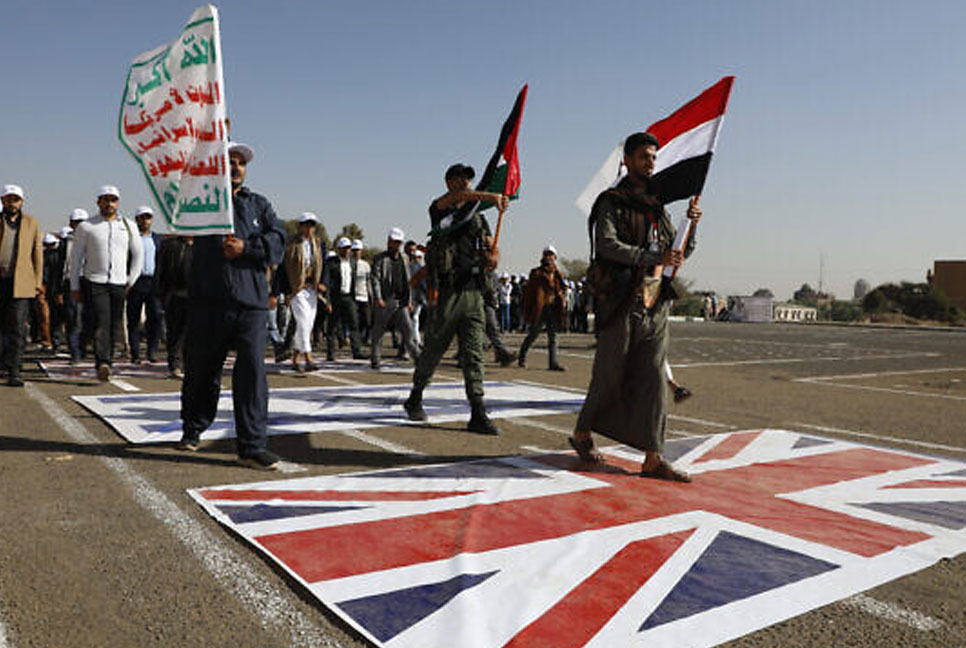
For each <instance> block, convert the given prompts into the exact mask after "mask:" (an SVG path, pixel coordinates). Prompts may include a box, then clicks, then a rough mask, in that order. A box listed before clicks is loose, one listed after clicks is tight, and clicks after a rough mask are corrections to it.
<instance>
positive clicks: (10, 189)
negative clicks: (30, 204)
mask: <svg viewBox="0 0 966 648" xmlns="http://www.w3.org/2000/svg"><path fill="white" fill-rule="evenodd" d="M7 196H19V197H20V199H21V200H23V189H22V188H21V187H20V185H3V193H2V194H0V198H6V197H7Z"/></svg>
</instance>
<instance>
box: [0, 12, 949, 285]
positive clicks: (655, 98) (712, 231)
mask: <svg viewBox="0 0 966 648" xmlns="http://www.w3.org/2000/svg"><path fill="white" fill-rule="evenodd" d="M199 4H200V3H198V2H182V1H180V0H165V1H164V2H142V1H140V0H125V1H124V2H119V1H117V2H115V1H100V0H99V1H98V2H94V3H76V2H67V1H64V2H52V1H45V0H29V1H22V0H3V3H2V8H3V11H2V18H0V19H2V22H3V29H2V38H0V47H2V51H3V61H4V65H3V90H2V100H0V183H16V184H20V185H22V186H23V187H24V188H25V190H26V192H27V194H28V195H27V202H26V206H25V209H26V210H27V211H28V212H30V213H33V214H34V215H35V216H37V217H38V218H39V219H40V221H41V223H42V224H43V225H44V226H45V228H47V229H50V230H55V229H59V228H60V227H61V226H62V225H64V224H66V216H67V213H68V212H69V210H70V209H71V208H73V207H78V206H80V207H85V208H87V209H88V210H94V209H95V207H94V194H95V193H96V188H97V187H98V186H100V185H102V184H105V183H111V184H116V185H118V186H119V187H120V189H121V193H122V201H121V207H122V211H127V212H128V213H130V211H131V210H133V209H134V208H135V207H136V206H137V205H139V204H150V202H149V193H148V189H147V184H146V182H145V180H144V179H143V177H140V176H139V171H138V169H137V167H136V165H135V163H134V161H133V159H132V158H131V157H130V156H129V154H128V153H127V152H125V151H124V150H123V149H122V147H121V146H120V144H119V143H118V141H117V139H116V131H117V116H118V108H119V106H120V101H121V93H122V89H123V83H124V79H125V75H126V72H127V68H128V65H129V63H130V61H131V59H133V58H134V57H135V56H137V55H138V54H140V53H142V52H145V51H147V50H149V49H152V48H154V47H155V46H157V45H160V44H162V43H166V42H169V41H171V40H173V39H174V38H175V36H177V34H178V32H179V31H180V30H181V28H182V27H183V26H184V24H185V23H186V22H187V20H188V17H189V16H190V15H191V12H192V11H193V9H194V8H195V7H197V6H198V5H199ZM217 6H218V8H219V10H220V13H221V29H222V44H223V61H224V65H225V78H226V85H227V96H228V111H229V114H230V116H231V117H232V135H233V138H234V139H236V140H241V141H245V142H248V143H250V144H251V145H252V146H253V147H254V148H255V149H256V152H257V158H256V160H255V161H254V162H253V163H252V165H251V166H250V167H249V176H248V180H249V182H248V184H249V185H250V186H251V187H252V188H253V189H254V190H256V191H258V192H260V193H263V194H265V195H266V196H268V197H269V198H270V199H271V200H272V202H273V203H274V205H275V208H276V210H277V211H278V213H279V215H280V216H281V217H282V218H286V219H288V218H294V217H296V216H297V215H298V214H299V213H301V212H302V211H305V210H310V211H314V212H316V213H317V214H319V216H320V217H321V219H322V221H323V222H324V223H325V225H326V226H327V228H328V229H329V231H330V232H332V231H336V230H338V229H340V228H341V226H342V225H343V224H345V223H349V222H356V223H358V224H359V225H360V226H362V228H363V229H364V231H365V233H366V238H367V239H368V240H369V241H371V242H372V243H373V244H374V245H380V246H382V245H384V244H385V232H386V231H387V229H388V228H389V227H391V226H394V225H398V226H400V227H402V228H403V229H404V230H405V231H406V233H407V234H408V235H410V236H412V237H414V238H417V239H422V238H423V236H424V235H425V232H426V231H427V230H428V217H427V215H426V207H427V205H428V203H429V202H430V200H431V199H432V198H433V197H434V196H436V195H438V194H440V193H442V191H443V189H444V187H443V181H442V174H443V171H444V169H445V168H446V166H448V165H449V164H450V163H453V162H456V161H463V162H466V163H469V164H472V165H474V166H475V167H477V169H478V170H482V168H483V166H485V163H486V160H487V158H488V157H489V155H490V154H491V153H492V151H493V149H494V147H495V145H496V138H497V135H498V133H499V128H500V125H501V124H502V122H503V120H504V119H505V117H506V114H507V113H508V112H509V110H510V107H511V105H512V102H513V99H514V97H515V95H516V92H517V91H518V89H519V88H520V87H521V86H522V85H523V83H525V82H528V83H529V84H530V95H529V100H528V103H527V107H526V111H525V114H524V121H523V126H522V129H521V133H520V139H519V149H520V156H521V159H522V165H523V188H522V192H521V199H520V201H519V202H516V203H514V204H513V206H512V208H511V210H510V211H509V212H508V213H507V216H506V219H507V220H506V221H505V223H504V227H505V230H504V234H503V235H502V237H501V249H502V252H503V259H504V261H503V266H504V267H505V269H507V270H509V271H511V272H525V271H527V269H528V268H530V267H531V266H532V265H535V263H536V261H537V258H538V257H539V254H540V250H541V249H542V247H543V246H544V245H545V244H546V243H553V244H554V245H555V246H556V247H557V248H558V250H559V251H560V253H561V255H562V256H565V257H584V258H585V257H586V256H587V254H588V246H587V235H586V231H587V228H586V220H585V218H584V217H583V215H582V214H581V213H580V212H578V210H577V208H576V207H575V205H574V199H575V198H576V196H577V195H578V194H579V193H580V191H581V189H583V187H584V185H585V184H586V183H587V181H588V180H589V179H590V177H591V176H592V175H593V173H594V172H595V171H596V170H597V168H598V167H599V166H600V164H601V163H602V162H603V160H604V158H605V157H606V156H607V154H608V153H609V152H610V151H611V150H612V149H613V147H614V146H615V145H616V143H617V142H618V141H620V140H621V139H622V138H623V137H624V136H625V135H627V134H628V133H630V132H633V131H635V130H639V129H640V128H642V127H644V126H646V125H647V124H650V123H651V122H653V121H656V120H657V119H660V118H662V117H664V116H666V115H667V114H668V113H670V112H671V111H673V110H674V109H675V108H677V107H678V106H679V105H681V104H682V103H684V102H685V101H687V100H689V99H691V98H692V97H693V96H694V95H696V94H697V93H698V92H700V91H701V90H703V89H704V88H705V87H707V86H709V85H711V84H712V83H714V82H715V81H717V80H718V79H719V78H720V77H722V76H724V75H726V74H734V75H735V76H736V77H737V79H736V81H735V86H734V90H733V92H732V96H731V102H730V104H729V107H728V113H727V116H726V118H725V123H724V127H723V129H722V132H721V136H720V139H719V141H718V149H717V153H716V155H715V158H714V161H713V163H712V166H711V171H710V174H709V177H708V182H707V185H706V187H705V194H704V196H703V198H702V207H703V208H704V212H705V217H704V219H703V220H702V223H701V226H700V228H699V230H698V237H699V238H698V248H697V250H696V252H695V254H694V256H693V257H692V258H691V259H690V260H689V261H688V263H687V264H686V266H685V268H684V270H683V272H682V274H683V275H684V277H685V278H687V279H689V280H691V281H693V282H694V287H695V288H699V289H713V290H717V291H719V292H720V293H725V294H748V293H750V292H751V291H753V290H755V289H756V288H760V287H767V288H770V289H772V290H773V291H774V292H775V294H776V296H777V297H779V298H788V297H790V295H791V293H792V291H794V290H795V289H796V288H798V287H799V286H800V285H801V284H802V283H805V282H808V283H810V284H811V285H812V286H813V287H817V284H818V281H819V265H820V258H822V257H824V287H825V288H826V289H827V290H831V291H833V292H834V293H835V294H836V295H837V296H838V297H840V298H850V297H851V295H852V287H853V284H854V282H855V281H856V280H857V279H859V278H864V279H866V280H868V281H870V282H871V283H872V285H873V286H875V285H878V284H879V283H883V282H886V281H900V280H909V281H922V280H923V279H924V277H925V273H926V270H927V268H930V267H931V266H932V262H933V260H934V259H950V258H966V219H964V217H963V204H964V202H966V181H964V179H963V178H962V177H961V176H962V175H963V172H964V171H966V164H964V162H963V160H962V159H961V158H962V155H963V152H964V151H966V120H964V118H963V115H964V113H966V74H964V70H966V45H964V44H963V37H962V26H963V24H964V23H966V3H964V2H962V1H950V2H939V1H936V2H930V1H925V2H916V3H912V2H906V1H903V2H897V1H892V0H874V1H850V0H837V1H830V2H825V1H809V2H787V1H780V2H766V1H764V0H759V1H723V0H714V1H709V2H696V1H695V2H691V1H687V0H682V1H679V2H662V3H658V2H645V1H643V0H627V1H601V0H598V1H595V2H576V1H574V2H571V1H565V0H556V1H551V0H548V1H540V2H537V1H526V0H516V1H503V0H491V1H489V2H457V1H453V0H450V1H443V0H439V1H434V2H420V1H402V0H395V1H390V0H387V1H384V2H373V1H368V0H352V1H349V0H346V1H344V2H322V1H318V2H316V1H308V0H306V1H296V0H278V1H276V2H264V1H254V0H252V1H234V0H232V1H228V2H222V3H219V4H218V5H217ZM683 209H684V203H678V204H675V205H672V206H671V211H672V213H673V214H674V215H675V220H677V218H678V217H679V216H680V214H681V213H682V212H683Z"/></svg>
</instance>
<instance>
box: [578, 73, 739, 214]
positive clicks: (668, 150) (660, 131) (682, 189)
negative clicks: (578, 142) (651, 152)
mask: <svg viewBox="0 0 966 648" xmlns="http://www.w3.org/2000/svg"><path fill="white" fill-rule="evenodd" d="M734 80H735V78H734V77H733V76H726V77H724V78H723V79H721V80H720V81H718V82H717V83H715V84H714V85H713V86H711V87H710V88H708V89H707V90H705V91H704V92H702V93H701V94H700V95H698V96H697V97H695V98H694V99H692V100H691V101H689V102H688V103H686V104H685V105H683V106H682V107H681V108H679V109H678V110H677V111H675V112H674V113H673V114H672V115H671V116H669V117H666V118H665V119H662V120H661V121H658V122H655V123H653V124H651V125H650V126H648V127H647V129H646V130H647V132H649V133H651V134H652V135H654V136H656V137H657V140H658V142H660V143H661V146H660V148H658V150H657V161H656V163H655V165H654V175H653V180H654V182H655V184H656V187H657V193H658V195H659V196H660V197H661V201H662V202H664V203H665V204H667V203H672V202H674V201H676V200H681V199H684V198H690V197H691V196H696V195H698V194H700V193H701V191H702V189H703V188H704V180H705V178H706V177H707V175H708V167H709V166H710V164H711V156H712V155H713V154H714V149H715V145H716V144H717V142H718V132H719V131H720V130H721V123H722V122H723V121H724V114H725V109H726V108H727V106H728V97H729V96H730V95H731V85H732V83H733V82H734ZM623 160H624V145H623V142H622V143H620V144H618V145H617V148H616V149H614V151H613V152H612V153H611V154H610V156H609V157H608V158H607V161H606V162H604V166H603V167H601V169H600V170H599V171H598V172H597V174H596V175H595V176H594V177H593V178H592V179H591V181H590V183H589V184H588V185H587V187H586V188H585V189H584V190H583V192H581V194H580V196H579V197H578V198H577V206H578V207H579V208H580V210H581V211H583V212H584V213H585V214H590V209H591V207H592V206H593V204H594V201H595V200H596V199H597V196H598V195H599V194H600V193H601V192H602V191H604V190H605V189H608V188H609V187H613V186H614V185H615V184H617V182H619V181H620V179H621V178H623V177H624V175H625V174H626V173H627V170H626V169H625V168H624V164H623Z"/></svg>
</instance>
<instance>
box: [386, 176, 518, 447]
mask: <svg viewBox="0 0 966 648" xmlns="http://www.w3.org/2000/svg"><path fill="white" fill-rule="evenodd" d="M474 176H475V172H474V171H473V168H472V167H470V166H466V165H463V164H454V165H453V166H451V167H450V168H449V169H447V170H446V175H445V181H446V188H447V189H448V191H447V192H446V193H445V194H443V195H442V196H440V197H439V198H437V199H436V200H434V201H433V202H432V204H431V205H430V206H429V216H430V220H431V221H432V224H433V229H434V231H436V232H437V233H436V234H435V235H434V236H433V239H432V241H431V242H430V245H429V249H428V251H427V254H426V264H427V268H428V272H429V277H430V283H431V285H433V286H435V288H436V289H437V290H438V291H439V297H438V299H437V302H436V307H435V308H434V309H433V310H432V312H431V314H430V322H429V327H428V330H427V332H426V343H425V345H424V347H423V350H422V353H421V354H420V356H419V359H418V360H417V361H416V371H415V372H414V373H413V387H412V390H411V391H410V393H409V398H408V399H407V400H406V402H405V403H404V408H405V410H406V414H407V415H408V416H409V419H410V420H413V421H425V420H426V418H427V417H426V412H425V411H424V410H423V404H422V403H423V390H424V389H425V387H426V385H427V384H428V383H429V380H430V378H432V376H433V372H435V371H436V366H437V365H438V364H439V361H440V359H441V358H442V357H443V354H444V353H445V352H446V349H447V348H448V347H449V344H450V342H451V341H452V340H453V336H454V335H456V334H457V333H459V340H460V359H461V360H462V365H463V381H464V383H465V386H466V397H467V398H468V399H469V402H470V408H471V411H472V414H471V416H470V421H469V423H468V424H467V426H466V429H467V430H469V431H470V432H477V433H479V434H499V430H498V429H497V427H496V425H494V423H493V421H491V420H490V418H489V416H487V413H486V408H485V407H484V405H483V336H484V330H485V327H486V317H485V314H484V306H483V289H484V282H485V281H486V273H487V270H488V269H493V268H495V267H496V263H497V258H498V252H497V250H496V249H495V248H494V247H493V239H492V237H491V236H490V227H489V225H488V224H487V222H486V219H485V218H484V217H483V215H482V214H480V213H479V211H477V210H475V209H471V210H470V213H469V214H465V213H463V212H465V211H466V210H464V209H463V208H464V206H468V205H473V204H475V203H478V202H488V203H492V204H494V205H496V208H497V209H498V210H499V211H500V213H502V212H504V211H505V210H506V208H507V205H508V203H509V201H508V199H507V197H506V196H505V195H503V194H498V193H492V192H488V191H474V190H473V189H471V188H470V187H471V184H470V183H471V181H472V180H473V177H474ZM461 210H463V211H462V212H461ZM461 216H462V218H461ZM442 223H451V224H452V225H451V226H450V227H449V228H448V229H441V227H440V226H441V224H442Z"/></svg>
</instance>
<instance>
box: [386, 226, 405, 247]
mask: <svg viewBox="0 0 966 648" xmlns="http://www.w3.org/2000/svg"><path fill="white" fill-rule="evenodd" d="M389 240H390V241H399V242H400V243H402V242H403V241H405V240H406V235H405V234H404V233H403V231H402V230H401V229H399V228H398V227H394V228H392V229H391V230H389Z"/></svg>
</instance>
